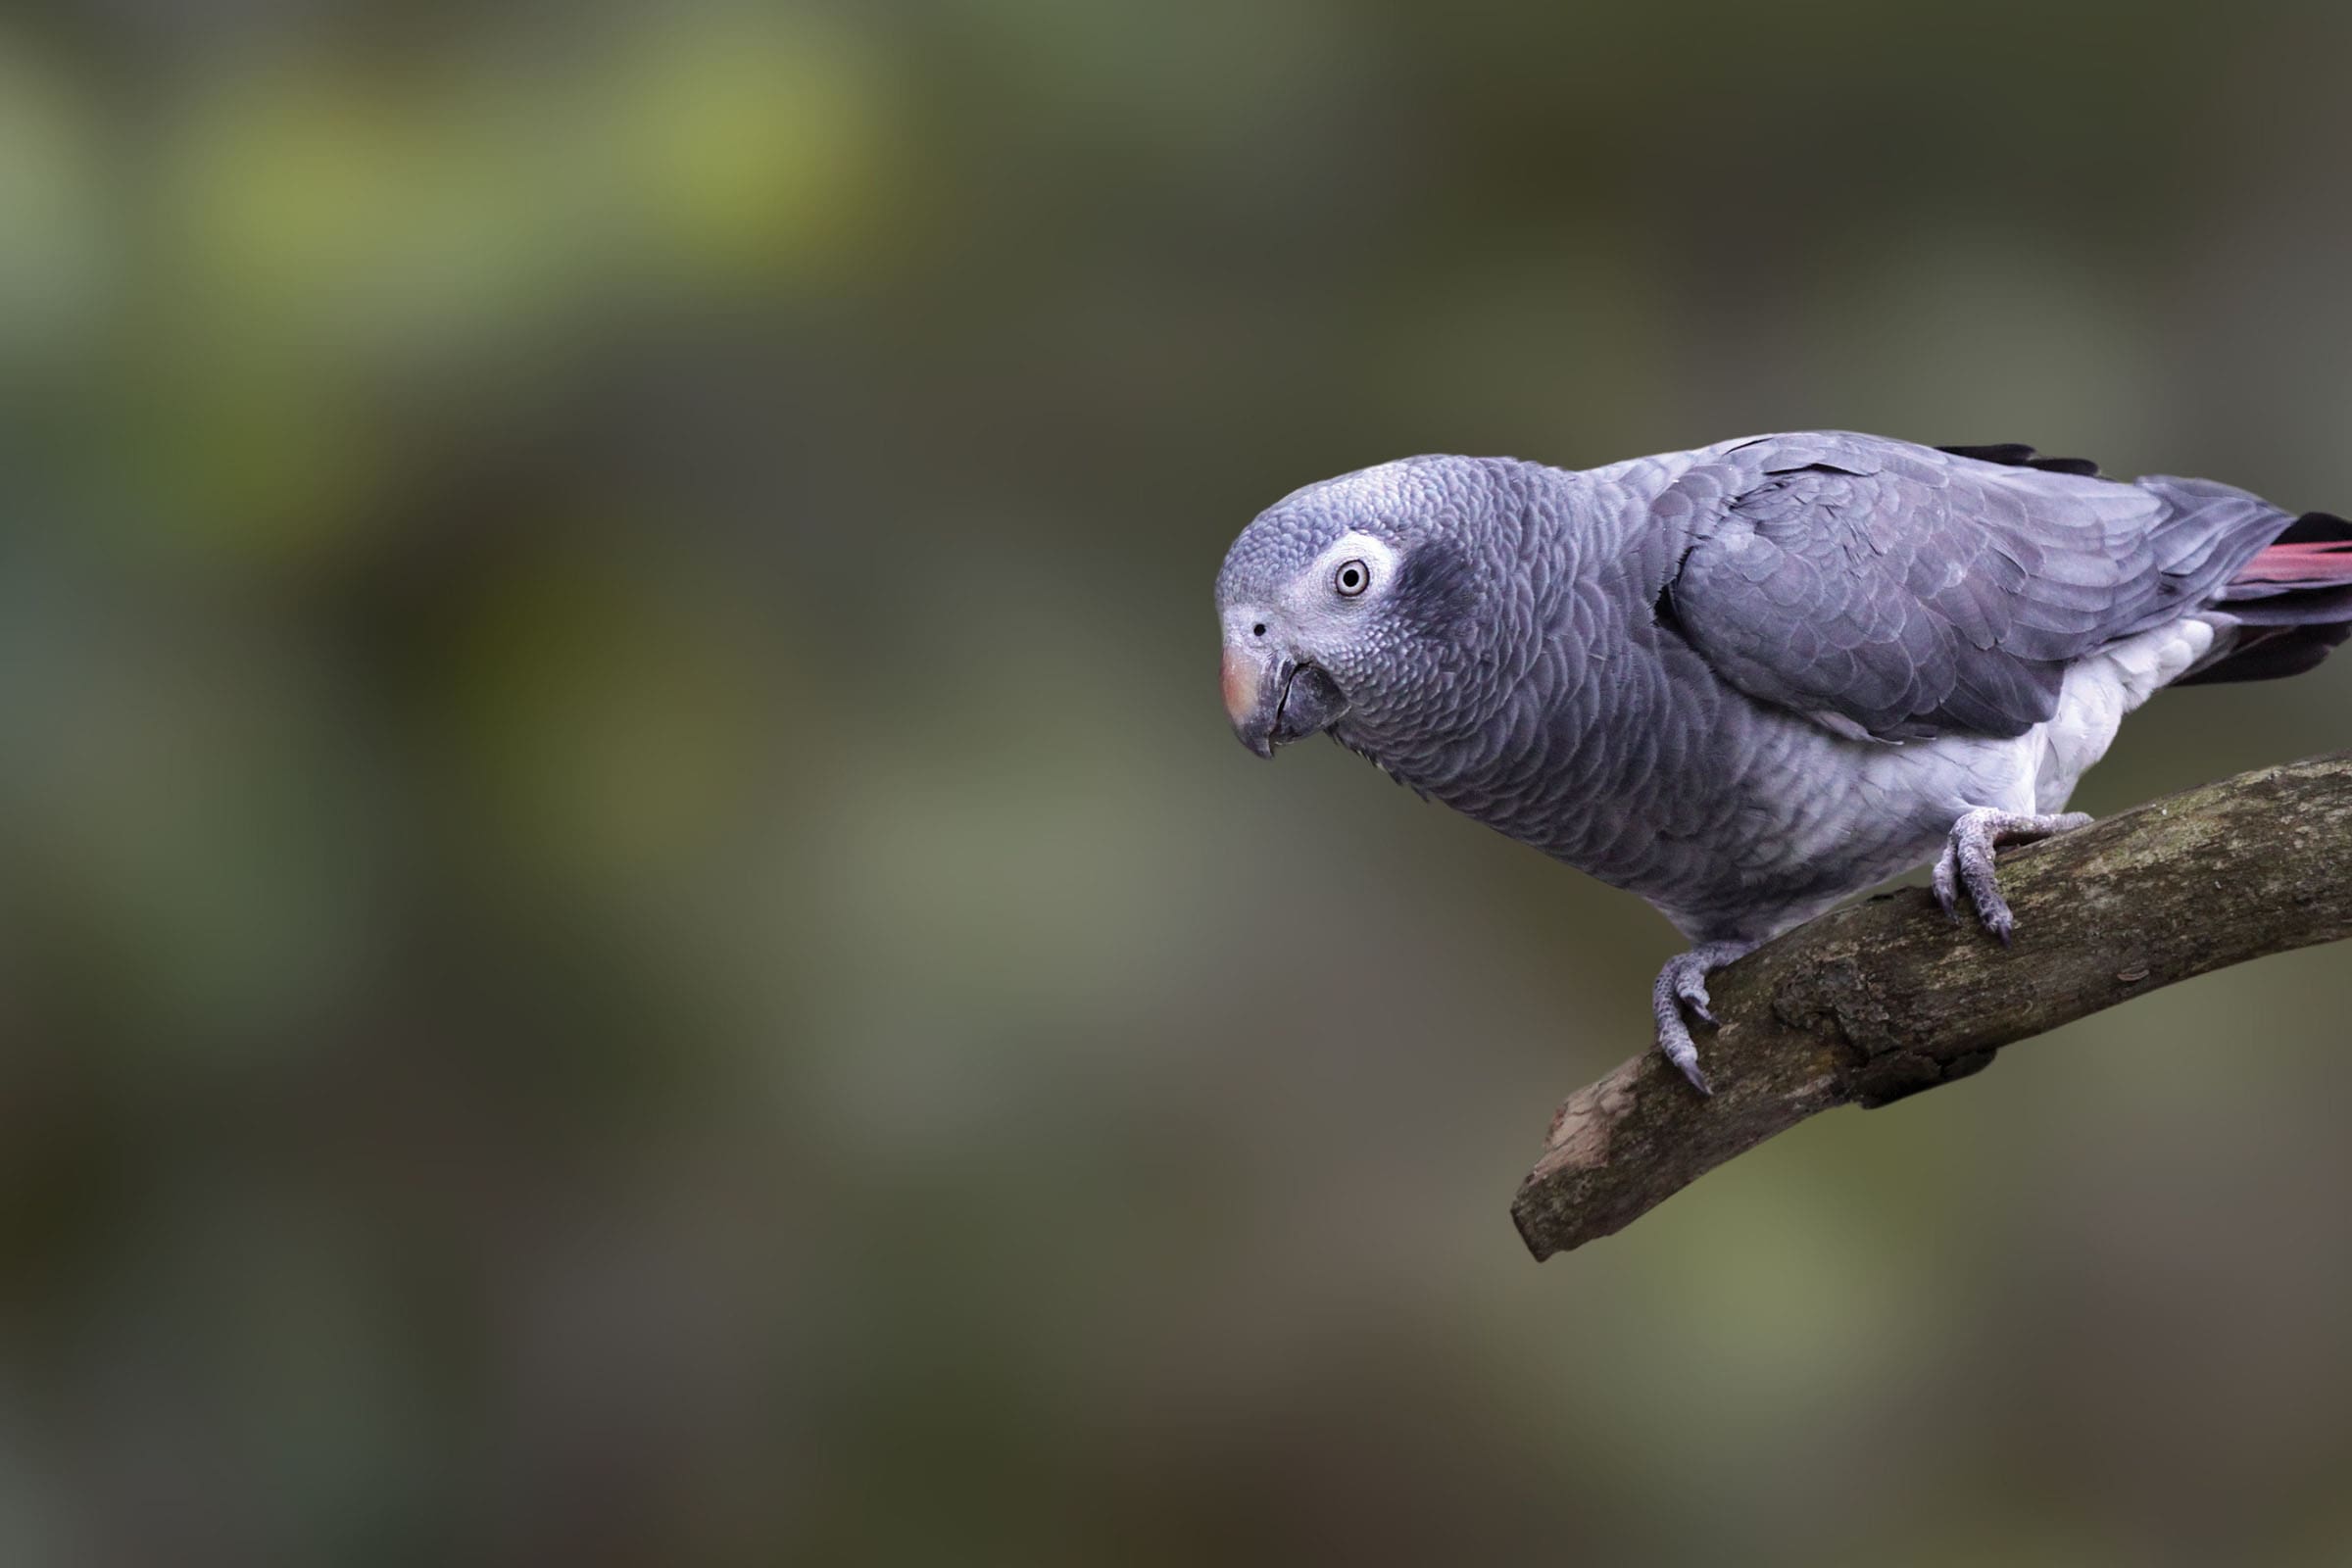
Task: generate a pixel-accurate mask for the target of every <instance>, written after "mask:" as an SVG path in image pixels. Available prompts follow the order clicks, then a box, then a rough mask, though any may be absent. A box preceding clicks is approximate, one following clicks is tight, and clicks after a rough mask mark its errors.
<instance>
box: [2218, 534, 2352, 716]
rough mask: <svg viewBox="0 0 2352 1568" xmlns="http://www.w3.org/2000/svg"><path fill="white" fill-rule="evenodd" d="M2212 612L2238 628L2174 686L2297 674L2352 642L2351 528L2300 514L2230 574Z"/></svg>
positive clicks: (2266, 678)
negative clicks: (2215, 654)
mask: <svg viewBox="0 0 2352 1568" xmlns="http://www.w3.org/2000/svg"><path fill="white" fill-rule="evenodd" d="M2214 608H2215V609H2217V610H2226V611H2228V612H2229V615H2230V617H2231V618H2232V619H2234V620H2236V621H2237V623H2238V624H2239V626H2240V627H2241V628H2243V629H2242V630H2241V631H2240V632H2239V633H2238V636H2237V641H2236V643H2235V645H2234V646H2232V647H2231V648H2230V650H2229V653H2227V654H2225V655H2224V656H2223V657H2222V658H2220V659H2218V660H2216V661H2214V662H2212V663H2210V664H2208V665H2206V666H2205V667H2204V668H2202V669H2199V670H2196V671H2194V672H2193V673H2191V674H2189V675H2188V676H2186V677H2185V678H2183V679H2181V680H2179V681H2176V682H2175V683H2174V684H2175V685H2179V686H2193V685H2196V684H2198V683H2200V682H2209V683H2219V682H2221V681H2231V680H2275V679H2277V678H2278V676H2281V675H2300V674H2301V673H2303V671H2305V670H2307V669H2309V668H2311V667H2312V666H2313V665H2315V664H2317V663H2318V662H2320V661H2321V660H2323V659H2326V658H2327V651H2328V650H2329V649H2331V648H2334V647H2335V646H2336V645H2337V644H2339V643H2342V642H2344V641H2345V640H2346V639H2348V638H2352V522H2347V521H2346V520H2345V519H2343V518H2342V517H2338V516H2335V515H2331V514H2328V513H2325V512H2307V513H2305V514H2303V515H2301V516H2300V517H2297V518H2296V519H2295V520H2294V521H2293V522H2291V523H2289V524H2288V525H2287V528H2286V531H2285V532H2283V533H2281V534H2279V535H2278V538H2277V539H2276V540H2275V541H2273V542H2272V543H2271V544H2270V545H2268V546H2267V547H2265V548H2264V549H2262V550H2259V551H2257V552H2255V554H2254V558H2253V559H2252V560H2250V561H2248V562H2247V563H2246V564H2244V565H2243V566H2240V567H2239V568H2238V570H2237V575H2236V576H2234V577H2232V578H2230V579H2229V583H2228V584H2227V585H2225V586H2224V587H2223V589H2222V591H2221V593H2220V594H2218V595H2217V596H2215V599H2214Z"/></svg>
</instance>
